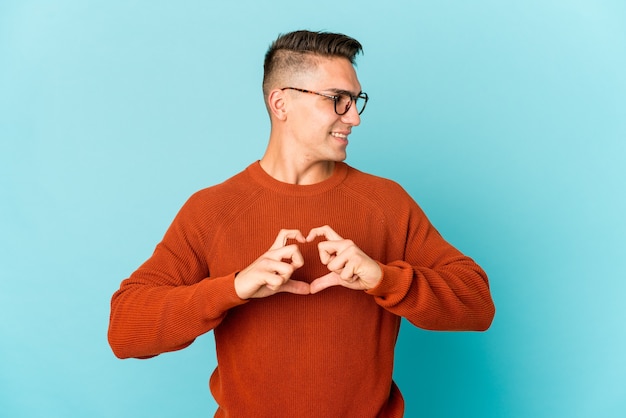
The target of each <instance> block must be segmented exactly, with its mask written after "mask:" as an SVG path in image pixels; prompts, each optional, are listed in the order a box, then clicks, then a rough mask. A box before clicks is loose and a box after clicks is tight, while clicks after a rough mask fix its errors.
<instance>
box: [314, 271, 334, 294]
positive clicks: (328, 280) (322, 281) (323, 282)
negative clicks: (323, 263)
mask: <svg viewBox="0 0 626 418" xmlns="http://www.w3.org/2000/svg"><path fill="white" fill-rule="evenodd" d="M339 284H341V277H340V276H339V275H338V274H337V273H335V272H332V271H331V272H330V273H328V274H325V275H323V276H322V277H318V278H317V279H315V280H313V281H312V282H311V284H310V290H311V294H314V293H317V292H321V291H322V290H324V289H326V288H329V287H332V286H338V285H339Z"/></svg>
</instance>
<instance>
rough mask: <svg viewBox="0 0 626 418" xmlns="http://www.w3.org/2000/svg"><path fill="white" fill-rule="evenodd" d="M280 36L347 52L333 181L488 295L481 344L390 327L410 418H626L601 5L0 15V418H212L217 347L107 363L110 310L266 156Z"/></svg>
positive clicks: (187, 5) (617, 15)
mask: <svg viewBox="0 0 626 418" xmlns="http://www.w3.org/2000/svg"><path fill="white" fill-rule="evenodd" d="M300 28H307V29H313V30H331V31H340V32H345V33H347V34H349V35H351V36H354V37H355V38H357V39H359V40H360V41H361V42H362V43H363V45H364V48H365V55H363V56H361V57H360V58H359V60H358V73H359V77H360V81H361V83H362V85H363V88H364V90H365V91H367V92H368V93H369V95H370V97H371V100H370V103H369V104H368V108H367V110H366V112H365V113H364V115H363V121H362V125H361V126H360V127H358V128H357V129H355V131H354V134H353V135H352V136H351V144H350V147H349V157H348V162H349V163H350V164H352V165H354V166H356V167H357V168H360V169H362V170H364V171H368V172H371V173H374V174H378V175H381V176H385V177H389V178H392V179H394V180H396V181H398V182H399V183H401V184H402V185H403V186H404V187H405V188H406V189H407V190H408V191H409V192H410V193H411V194H412V195H413V196H414V198H415V199H416V200H417V201H418V202H419V203H420V205H421V206H422V207H423V208H424V210H425V211H426V212H427V213H428V214H429V216H430V218H431V220H432V222H433V223H434V224H435V225H436V226H437V227H438V229H439V230H440V231H441V232H442V234H443V235H444V236H445V237H446V238H447V239H448V240H449V241H451V242H452V243H453V244H454V245H456V246H457V247H458V248H460V249H461V250H462V251H464V252H465V253H467V254H468V255H470V256H472V257H473V258H475V259H476V260H477V261H478V262H479V263H480V264H481V265H482V266H483V267H484V268H485V269H486V270H487V272H488V273H489V276H490V280H491V286H492V291H493V296H494V298H495V301H496V306H497V314H496V318H495V321H494V324H493V326H492V328H491V329H490V330H489V331H488V332H486V333H446V332H443V333H435V332H426V331H422V330H418V329H415V328H412V327H411V326H410V325H409V324H408V323H405V324H404V326H403V329H402V331H401V337H400V340H399V342H398V347H397V360H396V376H395V377H396V380H397V382H398V384H399V386H400V388H401V390H402V391H403V393H404V395H405V398H406V403H407V414H406V415H407V417H417V416H424V417H592V416H593V417H623V416H626V327H625V326H624V320H625V319H626V302H624V296H625V295H626V282H625V279H626V268H625V267H624V262H625V258H626V257H625V256H626V245H625V241H624V236H625V234H626V224H625V222H624V213H625V212H626V198H625V196H624V189H625V188H624V183H625V180H626V169H625V166H626V164H625V161H626V149H625V142H626V141H625V139H626V117H625V116H626V75H625V74H626V6H625V3H624V2H622V1H618V0H615V1H602V0H578V1H572V0H562V1H558V0H542V1H539V0H528V1H525V2H501V1H495V0H493V1H487V0H482V1H472V2H461V1H450V0H443V1H436V2H435V1H388V2H381V1H345V2H337V1H328V0H320V1H316V2H309V3H300V2H293V1H285V0H276V1H272V2H270V3H266V2H257V1H252V0H248V1H232V2H228V3H227V2H209V1H186V2H178V3H177V4H175V2H160V1H156V2H147V1H146V2H139V1H106V2H104V1H102V2H100V1H69V0H65V1H63V0H57V1H34V0H20V1H17V0H15V1H7V0H4V1H2V2H1V3H0V187H1V189H0V193H1V194H0V196H1V205H0V240H1V241H0V274H1V281H0V318H1V320H0V338H1V344H0V415H2V416H3V417H4V416H6V417H207V416H212V414H213V411H214V409H215V404H214V402H213V400H212V398H211V396H210V392H209V390H208V387H207V381H208V378H209V375H210V373H211V371H212V370H213V368H214V366H215V359H214V357H215V354H214V346H213V342H212V335H211V334H208V335H204V336H202V337H200V338H199V339H198V340H197V341H196V343H194V344H193V345H192V346H191V347H189V348H188V349H185V350H183V351H180V352H176V353H171V354H167V355H163V356H160V357H157V358H155V359H151V360H148V361H139V360H125V361H121V360H118V359H116V358H115V357H114V356H113V354H112V353H111V351H110V349H109V347H108V344H107V341H106V331H107V325H108V314H109V300H110V297H111V295H112V293H113V292H114V291H115V290H116V289H117V287H118V286H119V282H120V281H121V280H122V279H124V278H125V277H127V276H128V275H129V274H130V273H131V272H132V271H133V270H134V269H135V268H137V267H138V266H139V265H140V264H141V263H142V262H143V261H144V260H145V259H146V258H147V257H148V256H150V254H151V253H152V250H153V248H154V246H155V245H156V243H157V242H158V241H159V240H160V238H161V237H162V235H163V233H164V231H165V229H166V228H167V226H168V225H169V223H170V222H171V220H172V218H173V216H174V215H175V213H176V212H177V210H178V209H179V208H180V206H181V205H182V203H183V202H184V201H185V200H186V198H187V197H188V196H189V195H190V194H191V193H193V192H194V191H196V190H198V189H200V188H203V187H206V186H209V185H212V184H215V183H217V182H220V181H222V180H224V179H226V178H228V177H230V176H231V175H233V174H235V173H236V172H238V171H240V170H241V169H242V168H244V167H245V166H247V165H248V164H249V163H250V162H252V161H254V160H256V159H258V158H260V157H261V155H262V153H263V151H264V149H265V145H266V141H267V138H268V134H269V123H268V117H267V115H266V111H265V108H264V106H263V101H262V94H261V88H260V84H261V77H262V60H263V55H264V53H265V50H266V48H267V46H268V45H269V43H270V42H271V41H272V40H273V39H274V38H275V37H276V36H277V34H278V33H283V32H287V31H290V30H294V29H300ZM271 390H272V388H268V396H271Z"/></svg>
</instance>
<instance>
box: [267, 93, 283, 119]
mask: <svg viewBox="0 0 626 418" xmlns="http://www.w3.org/2000/svg"><path fill="white" fill-rule="evenodd" d="M286 100H287V97H286V95H285V92H284V91H283V90H280V89H275V90H272V91H271V92H270V94H269V96H267V107H268V109H269V110H270V113H271V114H272V116H274V117H275V118H276V119H278V120H285V119H287V103H286Z"/></svg>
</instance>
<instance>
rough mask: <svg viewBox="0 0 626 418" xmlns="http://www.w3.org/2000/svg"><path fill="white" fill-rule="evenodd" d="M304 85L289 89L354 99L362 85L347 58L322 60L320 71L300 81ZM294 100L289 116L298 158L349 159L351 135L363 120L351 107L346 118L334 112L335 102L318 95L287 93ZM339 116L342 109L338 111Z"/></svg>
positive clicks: (354, 107)
mask: <svg viewBox="0 0 626 418" xmlns="http://www.w3.org/2000/svg"><path fill="white" fill-rule="evenodd" d="M299 83H301V84H302V85H298V86H290V87H295V88H300V89H306V90H310V91H314V92H319V93H322V94H328V95H331V96H332V95H335V94H337V92H338V91H344V92H349V93H351V94H352V95H353V96H356V95H358V94H359V93H360V92H361V84H360V83H359V80H358V78H357V75H356V71H355V70H354V67H353V66H352V64H351V63H350V61H348V60H347V59H345V58H321V59H319V63H318V64H317V67H316V68H315V69H314V70H313V71H311V72H310V73H308V74H307V75H306V76H305V77H302V78H301V79H300V82H299ZM286 92H288V94H289V96H290V98H291V100H290V102H291V106H290V111H289V116H288V127H289V134H290V136H291V137H292V139H293V141H296V144H295V145H296V147H297V149H298V152H299V155H300V156H301V157H303V158H306V159H307V160H308V161H309V162H311V163H315V162H320V161H343V160H344V159H345V158H346V147H347V146H348V135H349V134H350V132H351V130H352V127H354V126H357V125H359V123H361V118H360V116H359V114H358V111H357V109H356V105H355V104H354V103H352V106H351V107H350V109H349V110H348V112H347V113H346V114H344V115H338V114H337V113H336V112H335V105H334V102H333V100H332V99H330V98H326V97H322V96H319V95H316V94H310V93H304V92H300V91H295V90H289V91H288V90H286ZM337 110H339V111H340V112H341V111H342V110H343V109H340V108H339V106H338V108H337Z"/></svg>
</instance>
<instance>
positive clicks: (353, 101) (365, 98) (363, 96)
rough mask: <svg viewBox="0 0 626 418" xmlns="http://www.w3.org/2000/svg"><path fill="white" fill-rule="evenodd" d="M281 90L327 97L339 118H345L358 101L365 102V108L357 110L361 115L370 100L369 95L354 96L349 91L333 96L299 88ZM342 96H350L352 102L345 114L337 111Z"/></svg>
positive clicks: (344, 111)
mask: <svg viewBox="0 0 626 418" xmlns="http://www.w3.org/2000/svg"><path fill="white" fill-rule="evenodd" d="M281 90H295V91H299V92H301V93H309V94H316V95H318V96H322V97H326V98H327V99H330V100H332V101H333V102H334V103H335V113H336V114H338V115H339V116H343V115H345V114H346V113H348V111H349V110H350V108H351V107H352V103H356V101H357V100H358V99H362V100H363V108H362V109H361V110H360V111H359V110H358V109H357V112H358V113H359V115H360V114H361V113H363V111H364V110H365V106H366V105H367V100H368V96H367V93H364V92H361V93H359V94H357V95H356V96H353V95H352V93H350V92H348V91H342V92H337V94H336V95H333V94H326V93H320V92H318V91H312V90H306V89H299V88H297V87H283V88H282V89H281ZM341 96H348V97H350V101H349V102H348V104H347V105H346V108H345V109H344V110H343V112H340V111H339V110H338V109H337V103H339V98H340V97H341Z"/></svg>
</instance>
